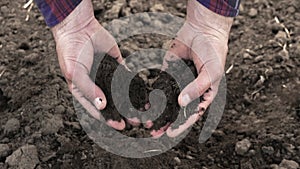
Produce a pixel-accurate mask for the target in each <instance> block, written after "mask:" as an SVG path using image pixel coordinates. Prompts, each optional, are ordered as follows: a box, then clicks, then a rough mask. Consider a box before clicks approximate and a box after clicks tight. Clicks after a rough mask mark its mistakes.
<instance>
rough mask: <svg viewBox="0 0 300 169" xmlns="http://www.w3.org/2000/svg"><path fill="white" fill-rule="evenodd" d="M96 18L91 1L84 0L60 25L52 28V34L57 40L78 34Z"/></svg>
mask: <svg viewBox="0 0 300 169" xmlns="http://www.w3.org/2000/svg"><path fill="white" fill-rule="evenodd" d="M93 19H95V17H94V11H93V5H92V2H91V0H82V2H80V4H78V6H77V7H76V8H75V9H74V10H73V11H72V12H71V13H70V14H69V15H68V16H67V17H66V18H65V19H64V20H63V21H62V22H60V23H59V24H57V25H55V26H54V27H52V28H51V32H52V34H53V36H54V38H55V40H57V38H58V37H60V36H62V35H64V34H68V33H72V32H77V31H79V30H81V29H83V28H84V27H86V26H87V25H88V24H89V23H90V22H91V21H92V20H93Z"/></svg>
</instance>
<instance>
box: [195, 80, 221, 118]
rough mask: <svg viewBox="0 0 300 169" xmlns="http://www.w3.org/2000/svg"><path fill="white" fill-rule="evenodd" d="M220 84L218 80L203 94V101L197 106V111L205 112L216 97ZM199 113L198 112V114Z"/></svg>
mask: <svg viewBox="0 0 300 169" xmlns="http://www.w3.org/2000/svg"><path fill="white" fill-rule="evenodd" d="M219 84H220V80H219V81H217V82H215V83H214V84H213V85H212V86H211V87H210V88H209V90H207V91H206V92H205V93H204V94H203V101H201V103H200V104H199V106H198V109H199V110H200V111H202V112H205V111H206V110H207V108H208V106H209V105H210V104H211V103H212V102H213V100H214V98H215V97H216V95H217V93H218V86H219ZM199 113H200V112H199Z"/></svg>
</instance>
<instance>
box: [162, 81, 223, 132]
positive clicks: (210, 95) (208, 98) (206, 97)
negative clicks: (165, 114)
mask: <svg viewBox="0 0 300 169" xmlns="http://www.w3.org/2000/svg"><path fill="white" fill-rule="evenodd" d="M219 83H220V81H218V82H216V83H214V84H213V85H212V87H211V88H210V89H209V90H208V91H207V92H205V93H204V94H203V101H202V102H201V103H199V105H198V108H197V111H196V113H195V114H193V115H192V116H190V117H189V118H188V120H187V121H185V123H184V124H182V125H180V126H179V127H178V128H176V129H173V128H172V127H169V129H168V130H167V131H166V133H167V135H168V136H169V137H177V136H178V135H180V134H182V133H183V132H184V131H185V130H187V129H188V128H189V127H191V126H192V125H193V124H195V123H196V122H197V121H198V120H199V118H200V117H201V116H202V115H203V114H204V112H205V111H206V110H207V108H208V106H209V105H210V104H211V103H212V101H213V100H214V98H215V97H216V95H217V93H218V86H219Z"/></svg>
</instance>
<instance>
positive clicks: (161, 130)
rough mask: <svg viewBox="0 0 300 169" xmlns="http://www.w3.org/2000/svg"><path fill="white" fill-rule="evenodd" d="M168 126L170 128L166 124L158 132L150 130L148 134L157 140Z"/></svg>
mask: <svg viewBox="0 0 300 169" xmlns="http://www.w3.org/2000/svg"><path fill="white" fill-rule="evenodd" d="M169 126H170V123H167V124H166V125H165V126H163V127H161V128H160V129H158V130H152V131H151V132H150V134H151V135H152V138H155V139H157V138H160V137H161V136H163V135H164V134H165V132H166V130H167V129H168V127H169Z"/></svg>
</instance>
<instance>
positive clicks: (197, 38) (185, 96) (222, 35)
mask: <svg viewBox="0 0 300 169" xmlns="http://www.w3.org/2000/svg"><path fill="white" fill-rule="evenodd" d="M232 22H233V18H231V17H225V16H221V15H219V14H216V13H214V12H213V11H211V10H209V9H207V8H206V7H204V6H203V5H201V4H200V3H199V2H197V1H196V0H189V1H188V4H187V17H186V21H185V23H184V25H183V26H182V28H181V29H180V30H179V32H178V33H177V37H176V38H175V39H174V40H173V41H172V42H171V46H170V48H169V50H168V52H167V53H166V55H165V58H164V63H163V68H162V69H163V70H164V69H166V68H167V66H168V64H167V62H168V61H174V60H176V59H179V58H182V59H189V60H192V61H193V62H194V65H195V67H196V69H197V72H198V77H197V78H196V79H195V80H194V81H192V82H191V83H190V84H189V85H187V86H186V87H185V88H184V89H183V91H181V93H180V95H179V97H178V103H179V105H180V106H182V107H185V106H187V105H188V104H189V103H191V102H192V101H193V100H195V99H197V98H199V97H200V96H202V95H203V97H204V101H202V102H201V103H200V104H199V106H198V108H197V109H196V110H195V114H193V115H191V116H190V117H189V118H188V119H187V120H186V122H185V123H183V124H182V125H180V126H179V127H178V128H176V129H175V128H172V125H170V126H169V127H166V126H164V127H162V128H161V129H160V130H158V131H152V136H153V137H160V136H161V135H163V133H165V132H166V134H167V135H168V136H169V137H176V136H178V135H180V134H181V133H182V132H184V131H185V130H186V129H187V128H189V127H190V126H192V125H193V124H194V123H195V122H197V121H198V120H199V118H200V117H201V116H202V115H203V113H204V112H205V110H206V109H207V107H208V106H209V105H210V104H211V103H212V101H213V99H214V98H215V96H216V94H217V92H218V86H219V83H220V81H221V79H222V76H223V73H224V67H225V61H226V55H227V51H228V46H227V44H228V37H229V32H230V29H231V25H232Z"/></svg>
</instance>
